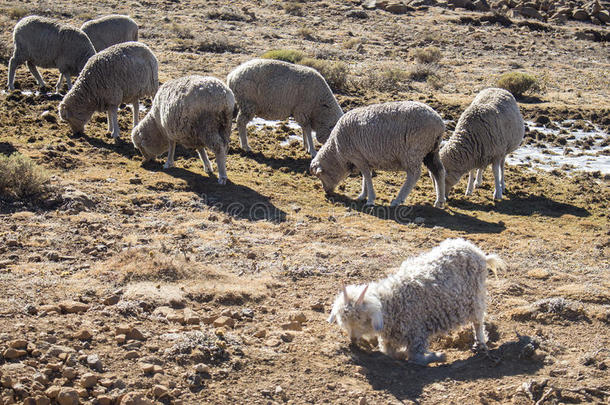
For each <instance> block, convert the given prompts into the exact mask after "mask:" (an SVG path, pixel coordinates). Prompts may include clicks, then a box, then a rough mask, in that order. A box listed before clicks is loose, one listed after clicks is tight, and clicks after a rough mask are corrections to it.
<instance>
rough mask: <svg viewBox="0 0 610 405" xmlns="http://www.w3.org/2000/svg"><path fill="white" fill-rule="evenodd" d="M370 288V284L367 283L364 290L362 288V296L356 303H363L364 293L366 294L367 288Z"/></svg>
mask: <svg viewBox="0 0 610 405" xmlns="http://www.w3.org/2000/svg"><path fill="white" fill-rule="evenodd" d="M368 289H369V285H368V284H367V285H365V286H364V290H362V292H361V293H360V297H358V299H357V300H356V305H360V304H362V301H364V294H366V290H368Z"/></svg>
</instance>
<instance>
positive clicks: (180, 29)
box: [170, 22, 195, 39]
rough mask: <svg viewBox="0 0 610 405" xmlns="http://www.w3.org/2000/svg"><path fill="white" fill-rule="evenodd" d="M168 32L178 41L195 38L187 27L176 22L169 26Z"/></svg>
mask: <svg viewBox="0 0 610 405" xmlns="http://www.w3.org/2000/svg"><path fill="white" fill-rule="evenodd" d="M170 30H171V31H172V32H173V33H174V34H175V35H176V37H178V38H180V39H193V38H194V37H195V36H194V35H193V33H192V32H191V29H190V28H189V27H187V26H186V25H183V24H178V23H176V22H173V23H172V24H171V26H170Z"/></svg>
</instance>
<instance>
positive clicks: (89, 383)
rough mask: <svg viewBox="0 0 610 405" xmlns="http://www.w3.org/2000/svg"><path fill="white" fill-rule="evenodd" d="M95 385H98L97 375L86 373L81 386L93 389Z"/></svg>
mask: <svg viewBox="0 0 610 405" xmlns="http://www.w3.org/2000/svg"><path fill="white" fill-rule="evenodd" d="M95 384H97V376H96V375H95V374H92V373H86V374H83V376H82V377H81V378H80V385H81V387H83V388H92V387H93V386H94V385H95Z"/></svg>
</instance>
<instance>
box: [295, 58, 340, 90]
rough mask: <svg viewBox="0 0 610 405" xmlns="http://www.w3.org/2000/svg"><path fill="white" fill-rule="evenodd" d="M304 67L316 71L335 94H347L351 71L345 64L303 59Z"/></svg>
mask: <svg viewBox="0 0 610 405" xmlns="http://www.w3.org/2000/svg"><path fill="white" fill-rule="evenodd" d="M300 63H301V64H302V65H305V66H309V67H312V68H314V69H316V70H317V71H318V72H320V74H321V75H322V76H323V77H324V79H325V80H326V82H327V83H328V85H329V86H330V88H331V89H332V90H333V91H335V92H345V91H346V90H347V88H348V84H349V80H348V79H349V70H348V68H347V65H346V64H345V63H343V62H336V61H327V60H322V59H314V58H303V60H301V62H300Z"/></svg>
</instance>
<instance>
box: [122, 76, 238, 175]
mask: <svg viewBox="0 0 610 405" xmlns="http://www.w3.org/2000/svg"><path fill="white" fill-rule="evenodd" d="M234 108H235V98H234V97H233V92H232V91H231V89H229V88H228V87H227V86H226V85H225V84H224V83H223V82H222V81H220V80H218V79H216V78H214V77H203V76H196V75H193V76H186V77H182V78H180V79H175V80H171V81H169V82H167V83H165V84H163V85H162V86H161V87H160V88H159V91H158V92H157V95H156V96H155V98H154V100H153V104H152V107H151V109H150V111H149V112H148V114H146V116H145V117H144V119H143V120H142V122H140V123H139V124H138V126H136V127H135V128H134V129H133V131H132V134H131V139H132V141H133V144H134V145H135V147H136V148H137V149H138V150H139V151H140V152H142V155H144V159H145V161H148V160H150V159H153V158H154V157H155V156H157V155H159V154H161V153H164V152H165V151H168V150H169V153H168V154H167V162H166V163H165V166H164V167H165V168H170V167H173V166H174V150H175V148H176V143H177V142H178V143H180V144H182V145H184V146H185V147H187V148H192V149H196V150H197V153H198V154H199V157H200V158H201V161H202V162H203V166H204V168H205V171H206V172H207V173H212V171H213V170H212V165H211V164H210V161H209V159H208V156H207V154H206V152H205V149H204V147H208V148H210V149H212V150H213V151H214V154H215V155H216V163H217V164H218V182H219V183H220V184H225V183H226V182H227V169H226V166H225V160H226V154H227V148H228V145H229V137H230V136H231V120H232V119H233V109H234Z"/></svg>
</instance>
